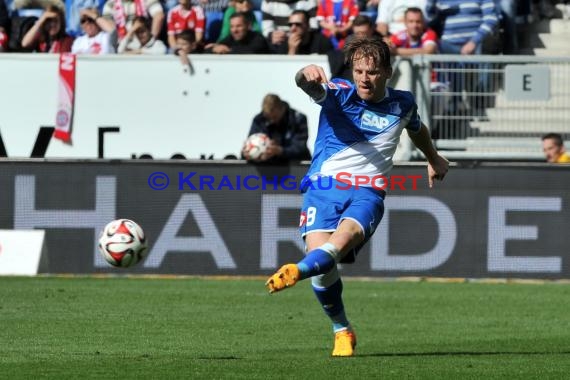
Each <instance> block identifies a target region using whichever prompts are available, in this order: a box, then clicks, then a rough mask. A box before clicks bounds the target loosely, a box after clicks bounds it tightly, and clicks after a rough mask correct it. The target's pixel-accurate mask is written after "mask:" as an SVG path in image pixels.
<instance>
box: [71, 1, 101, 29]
mask: <svg viewBox="0 0 570 380" xmlns="http://www.w3.org/2000/svg"><path fill="white" fill-rule="evenodd" d="M100 5H101V2H100V1H99V0H65V17H66V19H65V22H66V29H65V31H66V32H67V34H69V35H70V36H72V37H77V36H80V35H81V34H83V29H82V28H81V23H80V20H81V10H82V9H96V10H97V11H99V8H100Z"/></svg>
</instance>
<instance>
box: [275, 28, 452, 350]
mask: <svg viewBox="0 0 570 380" xmlns="http://www.w3.org/2000/svg"><path fill="white" fill-rule="evenodd" d="M345 55H346V59H347V62H348V63H349V64H350V65H351V68H352V74H353V78H354V84H353V83H350V82H348V81H345V80H343V79H337V78H335V79H332V80H331V81H328V79H327V77H326V75H325V72H324V70H323V68H322V67H320V66H316V65H309V66H307V67H305V68H303V69H302V70H300V71H299V72H298V73H297V74H296V76H295V80H296V82H297V85H298V86H299V87H300V88H301V89H302V90H303V91H304V92H306V93H307V94H308V95H309V96H310V97H311V98H312V99H313V100H314V101H315V102H316V103H317V104H318V105H320V106H321V107H322V109H321V115H320V120H319V130H318V134H317V139H316V142H315V149H314V155H313V160H312V164H311V166H310V168H309V171H308V174H307V176H306V177H305V178H307V181H305V186H304V200H303V207H302V211H301V221H300V232H301V235H302V237H303V238H304V240H305V245H306V249H307V254H306V256H305V257H304V258H303V260H301V261H300V262H298V263H296V264H286V265H284V266H282V267H281V268H280V269H279V270H278V271H277V272H276V273H275V274H274V275H272V276H271V277H270V278H269V279H268V280H267V282H266V286H267V288H268V290H269V292H270V293H273V292H277V291H280V290H283V289H286V288H288V287H291V286H293V285H295V284H296V283H297V282H298V281H300V280H303V279H307V278H311V282H312V286H313V290H314V292H315V294H316V296H317V299H318V301H319V302H320V303H321V305H322V307H323V309H324V311H325V313H326V314H327V315H328V316H329V318H330V319H331V321H332V325H333V331H334V333H335V343H334V349H333V352H332V355H333V356H352V355H353V354H354V347H355V346H356V336H355V334H354V330H353V329H352V327H351V325H350V323H349V321H348V319H347V317H346V314H345V311H344V305H343V302H342V281H341V278H340V276H339V273H338V271H337V263H350V262H354V260H355V258H356V254H357V253H358V250H359V249H360V248H361V247H362V246H363V245H364V244H365V243H366V242H367V241H368V240H369V239H370V237H371V236H372V234H373V233H374V230H375V229H376V227H377V226H378V224H379V223H380V220H381V218H382V215H383V212H384V196H385V192H384V191H383V190H381V189H382V188H383V187H385V184H384V183H382V181H379V182H378V183H376V182H374V183H372V184H371V183H370V180H372V179H378V178H379V175H383V176H387V175H388V172H389V170H390V169H391V167H392V157H393V155H394V152H395V150H396V146H397V145H398V140H399V138H400V134H401V133H402V131H403V129H404V128H406V129H407V130H408V134H409V135H410V138H411V139H412V141H413V142H414V144H415V145H416V146H417V147H418V148H419V149H420V150H421V151H422V152H423V153H424V155H425V157H426V158H427V160H428V165H427V170H428V177H429V178H428V179H429V186H430V187H432V186H433V182H434V180H435V179H437V180H442V179H443V177H444V176H445V174H446V173H447V170H448V166H449V163H448V161H447V160H446V159H445V158H443V157H442V156H440V155H439V154H438V152H437V151H436V149H435V147H434V145H433V144H432V141H431V138H430V133H429V130H428V129H427V127H426V126H425V125H424V124H423V123H422V122H421V121H420V119H419V117H418V114H417V105H416V103H415V101H414V99H413V96H412V94H411V93H409V92H407V91H399V90H394V89H392V88H387V87H386V81H387V79H388V78H389V77H390V76H391V75H392V67H391V65H390V50H389V48H388V45H386V43H384V42H383V41H381V40H379V39H377V38H356V39H354V40H352V41H350V42H349V43H347V45H346V47H345ZM357 176H358V177H357ZM366 178H368V179H369V181H368V183H366V184H364V185H363V183H364V182H366V181H365V179H366ZM339 179H340V181H339ZM349 182H350V183H349ZM331 183H332V186H330V184H331ZM321 184H322V186H321ZM357 184H358V186H357Z"/></svg>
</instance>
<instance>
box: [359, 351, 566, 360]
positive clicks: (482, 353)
mask: <svg viewBox="0 0 570 380" xmlns="http://www.w3.org/2000/svg"><path fill="white" fill-rule="evenodd" d="M498 355H525V356H527V355H528V356H531V355H570V351H552V352H545V351H527V352H525V351H480V352H476V351H473V352H470V351H455V352H379V353H373V354H358V355H357V356H359V357H386V358H389V357H410V356H498Z"/></svg>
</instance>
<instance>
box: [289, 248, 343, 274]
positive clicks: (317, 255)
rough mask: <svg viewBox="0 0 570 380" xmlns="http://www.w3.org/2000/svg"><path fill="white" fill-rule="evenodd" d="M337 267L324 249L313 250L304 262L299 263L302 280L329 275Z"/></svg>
mask: <svg viewBox="0 0 570 380" xmlns="http://www.w3.org/2000/svg"><path fill="white" fill-rule="evenodd" d="M335 265H336V262H335V260H334V258H333V257H332V255H331V254H330V253H329V252H327V251H325V250H324V249H322V248H317V249H314V250H312V251H311V252H309V253H308V254H307V255H306V256H305V258H304V259H303V260H301V261H299V262H298V263H297V267H298V268H299V272H300V275H301V279H302V280H303V279H305V278H309V277H313V276H316V275H318V274H323V273H327V272H328V271H330V270H331V269H332V268H333V266H335Z"/></svg>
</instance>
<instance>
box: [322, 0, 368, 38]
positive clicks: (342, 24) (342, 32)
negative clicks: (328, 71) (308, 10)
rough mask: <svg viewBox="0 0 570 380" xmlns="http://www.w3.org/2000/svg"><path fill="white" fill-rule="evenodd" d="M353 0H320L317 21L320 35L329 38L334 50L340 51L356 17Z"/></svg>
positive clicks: (356, 6)
mask: <svg viewBox="0 0 570 380" xmlns="http://www.w3.org/2000/svg"><path fill="white" fill-rule="evenodd" d="M358 13H359V10H358V4H357V2H356V1H355V0H320V1H319V7H318V8H317V20H318V21H319V25H320V27H321V30H322V33H323V35H324V36H325V37H327V38H329V39H330V40H331V42H332V44H333V46H334V47H335V49H342V47H343V46H344V39H345V38H346V36H348V33H349V31H350V28H352V20H354V18H355V17H356V16H358Z"/></svg>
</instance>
